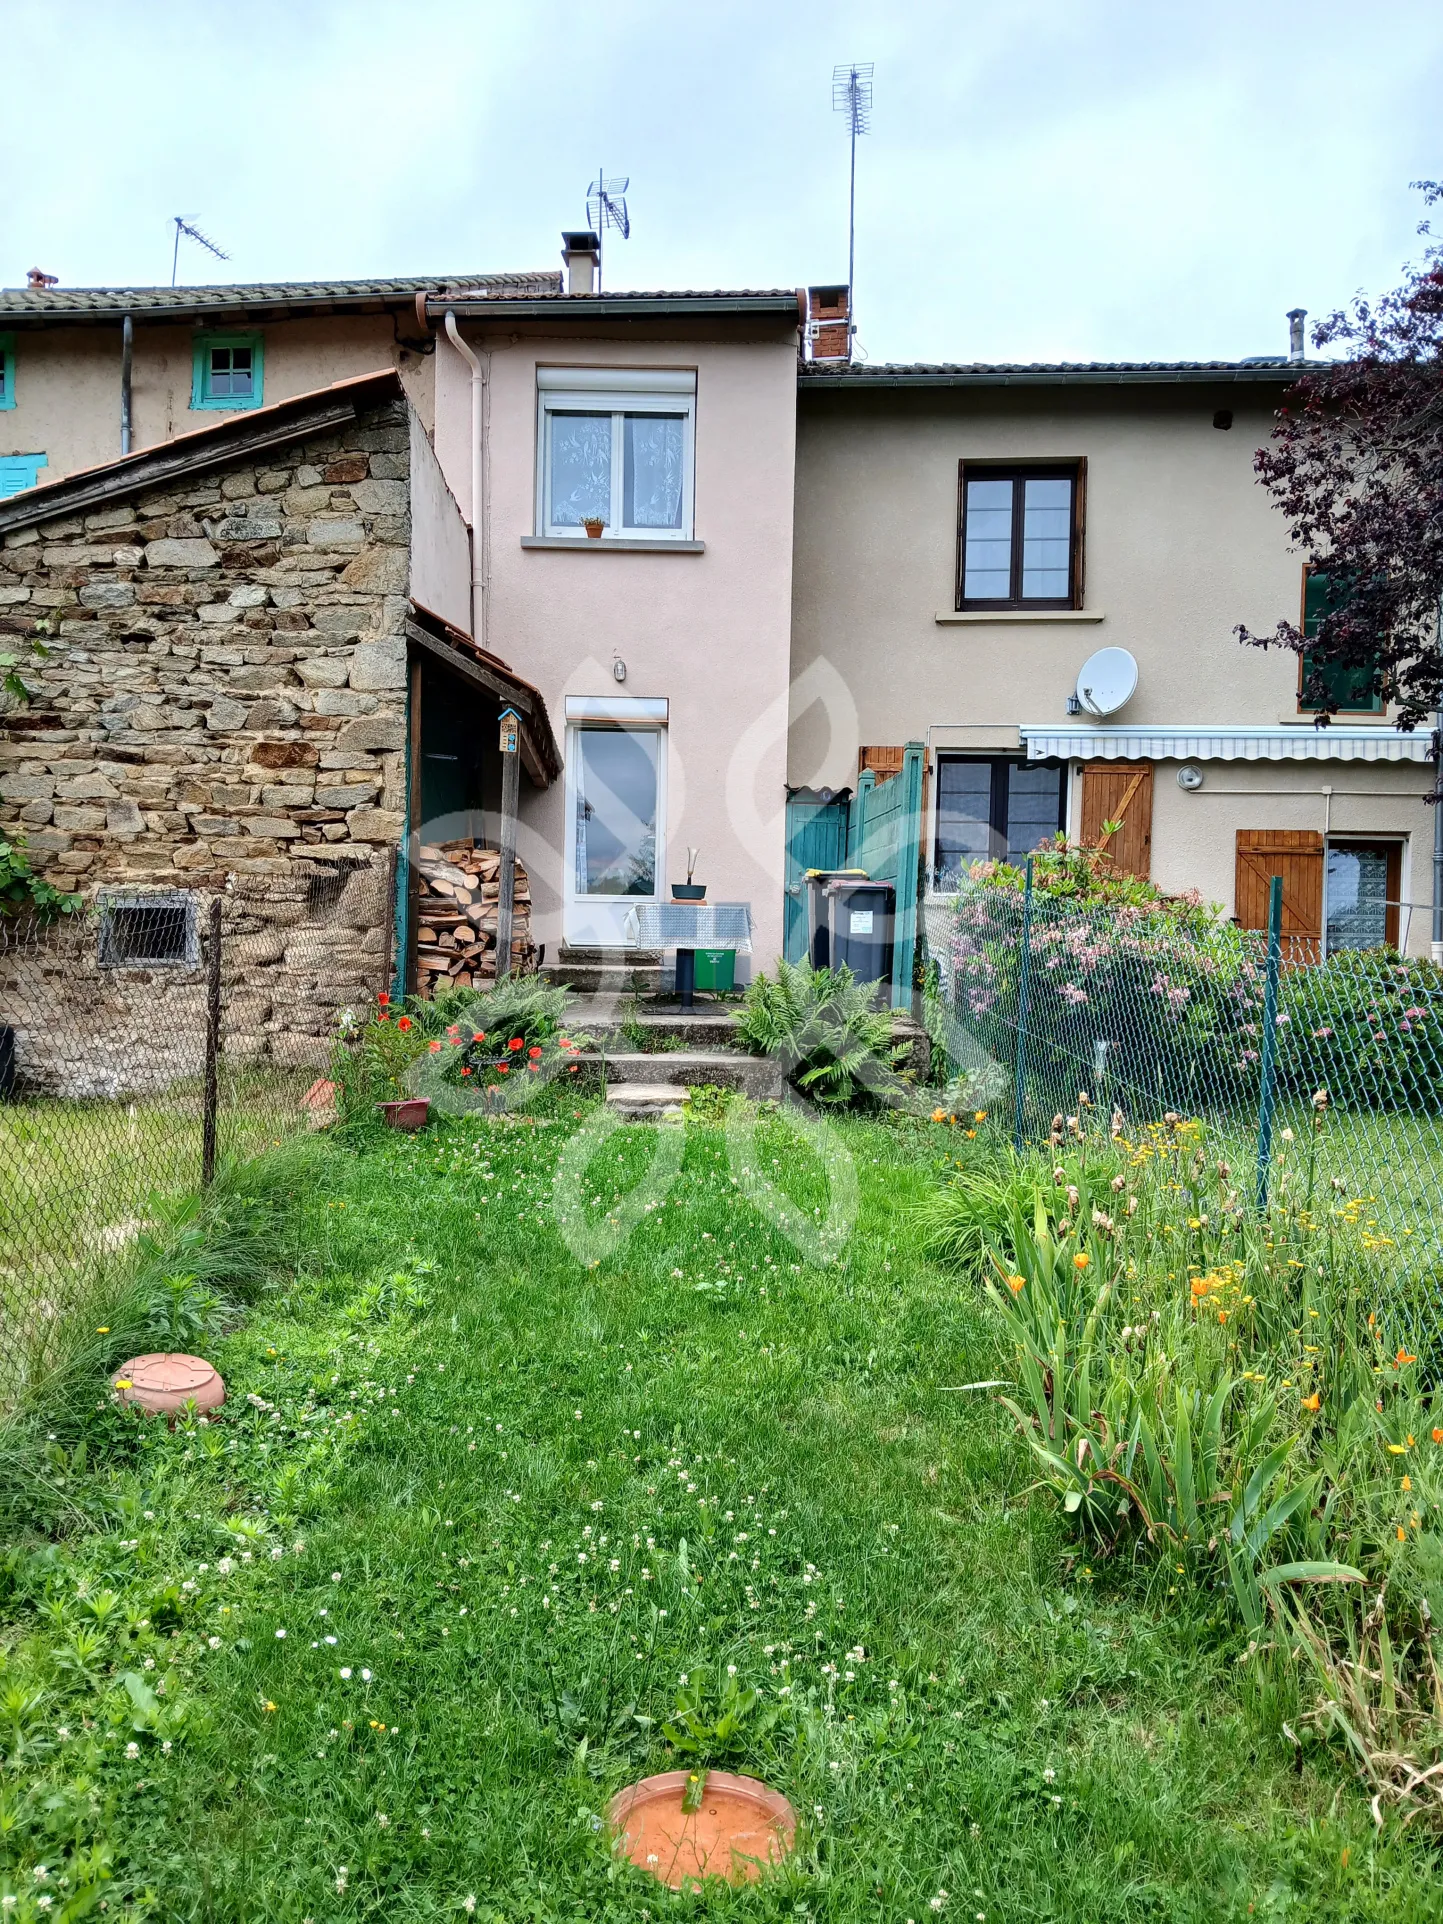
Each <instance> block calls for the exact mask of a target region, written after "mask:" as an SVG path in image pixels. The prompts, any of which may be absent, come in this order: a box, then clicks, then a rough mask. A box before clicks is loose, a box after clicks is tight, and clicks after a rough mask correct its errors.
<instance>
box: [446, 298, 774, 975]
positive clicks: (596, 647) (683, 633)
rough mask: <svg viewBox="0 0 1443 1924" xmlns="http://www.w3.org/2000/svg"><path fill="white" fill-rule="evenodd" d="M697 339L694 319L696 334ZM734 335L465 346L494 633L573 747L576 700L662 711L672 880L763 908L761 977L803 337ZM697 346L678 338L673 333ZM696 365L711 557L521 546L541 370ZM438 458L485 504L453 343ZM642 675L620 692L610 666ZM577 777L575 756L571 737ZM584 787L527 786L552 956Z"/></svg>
mask: <svg viewBox="0 0 1443 1924" xmlns="http://www.w3.org/2000/svg"><path fill="white" fill-rule="evenodd" d="M691 325H692V327H693V328H695V326H696V324H695V323H692V324H691ZM732 326H733V327H734V328H735V330H736V332H735V334H734V336H733V338H729V339H718V338H716V335H717V334H718V333H720V332H722V331H723V325H722V324H714V325H713V326H712V328H711V329H710V334H711V338H701V339H698V338H695V337H692V338H685V337H683V338H667V337H666V336H665V334H664V333H663V332H662V329H661V326H660V324H654V325H653V326H652V328H650V329H649V330H648V335H647V338H645V339H626V338H616V337H613V338H604V337H601V336H600V335H599V334H596V335H592V334H583V333H580V332H578V331H577V330H575V329H574V328H568V329H567V330H566V332H565V335H564V337H562V331H561V330H560V329H558V330H556V333H555V334H554V335H552V336H551V337H550V338H546V337H542V336H540V335H527V336H521V337H518V336H517V335H516V334H509V335H498V334H490V335H488V334H487V333H486V332H484V331H483V330H481V329H480V328H479V327H474V326H469V325H468V326H466V327H464V328H463V334H464V335H465V337H466V338H467V340H468V341H469V342H470V344H471V345H472V346H473V348H474V349H475V350H477V351H478V352H480V353H481V354H482V355H483V357H484V366H485V370H486V378H487V405H486V420H485V431H484V446H485V480H484V493H485V496H486V514H485V540H484V549H483V569H484V592H483V595H482V603H483V607H484V622H483V623H482V624H481V626H482V628H483V633H482V634H481V635H480V636H479V637H478V638H479V639H482V640H483V643H484V645H485V646H486V647H487V648H489V649H490V650H491V651H492V652H493V653H495V654H497V655H499V656H501V657H502V658H503V659H504V660H505V661H507V662H508V663H510V664H511V665H512V666H513V667H514V668H516V669H517V670H518V672H520V673H521V674H523V675H524V676H525V677H526V678H527V679H528V680H529V681H531V682H533V683H535V684H536V686H537V687H539V688H540V690H541V692H542V694H543V695H544V696H545V698H546V702H547V705H548V708H549V710H550V712H551V715H552V717H553V719H554V721H555V725H556V730H557V734H558V736H561V735H562V732H563V729H564V728H565V726H566V721H565V718H566V715H567V703H568V699H569V698H570V699H574V698H578V697H592V698H597V699H602V698H606V699H611V700H615V699H617V698H622V699H624V700H636V699H648V700H651V701H656V700H658V699H664V700H665V701H666V703H667V705H668V706H667V720H666V729H665V777H666V779H665V807H664V811H663V815H664V823H663V833H662V838H661V840H662V846H663V849H664V854H663V855H662V857H661V861H660V864H659V866H660V873H659V877H658V880H659V882H660V883H661V884H662V886H663V888H665V887H668V886H669V885H670V884H671V883H672V882H677V881H684V880H685V879H686V849H687V848H688V847H689V846H690V847H693V848H697V849H699V850H700V860H699V863H698V866H697V872H696V879H697V880H698V881H702V882H705V883H706V885H707V889H708V899H709V900H710V901H712V902H747V903H749V904H750V906H751V911H752V917H753V955H752V957H751V968H752V970H753V972H754V971H755V970H757V969H760V968H766V969H769V968H770V967H771V965H772V962H773V960H774V958H775V957H776V956H777V955H778V954H779V953H780V952H781V946H782V905H783V887H784V831H785V813H786V789H785V781H784V777H785V749H786V727H787V699H788V677H789V656H790V630H791V580H792V509H793V493H794V462H795V419H796V332H795V328H794V327H793V328H786V327H783V326H779V325H778V324H777V323H776V322H775V321H770V322H768V323H767V324H766V325H765V327H758V326H757V325H756V324H755V323H746V322H740V323H738V322H733V323H732ZM677 333H678V334H681V333H682V330H681V329H680V328H678V329H677ZM557 367H563V368H605V369H609V370H611V369H614V370H615V373H616V379H617V386H618V387H624V386H625V382H626V379H627V371H628V370H629V369H632V370H634V369H673V370H694V372H695V378H696V400H695V487H694V500H695V514H694V527H693V530H692V532H693V534H694V537H695V540H696V542H699V543H701V544H703V546H702V549H701V551H700V552H698V551H696V550H695V549H694V548H688V549H682V548H680V547H679V546H676V547H673V548H672V549H670V550H667V549H665V548H661V547H660V545H659V546H658V551H655V552H631V551H617V550H613V549H611V548H610V547H608V545H607V544H606V543H605V542H589V541H585V540H581V541H578V542H577V543H576V544H575V545H574V547H572V548H570V549H568V550H567V551H564V552H563V551H557V550H556V549H550V548H542V549H538V548H535V547H525V546H523V540H524V539H525V538H527V537H532V536H534V535H535V533H536V532H537V462H538V369H539V368H547V369H550V368H557ZM434 378H435V396H436V400H435V422H436V428H435V444H436V452H437V455H438V457H439V459H440V462H441V466H442V468H443V470H444V471H445V473H446V476H447V479H448V481H449V482H450V485H451V488H452V490H453V491H454V493H455V495H456V497H457V499H458V501H459V502H460V503H461V506H462V509H463V511H469V509H470V495H471V445H470V432H471V378H470V370H469V369H468V367H467V366H466V364H465V362H464V361H463V359H462V358H461V356H460V355H459V354H458V353H457V352H456V350H455V349H454V348H453V347H451V346H450V345H449V344H448V343H447V341H446V339H445V337H444V335H439V336H438V341H437V349H436V356H435V376H434ZM618 660H620V661H622V662H624V663H625V666H626V678H625V681H624V682H619V681H618V680H617V679H616V675H615V669H614V664H615V663H616V662H617V661H618ZM562 747H563V751H564V752H565V754H566V756H567V759H568V763H569V764H573V763H574V756H573V753H572V748H573V743H572V741H570V740H563V741H562ZM573 805H574V796H573V791H572V789H571V786H570V783H569V780H568V781H562V782H558V783H556V784H554V785H553V786H552V787H551V788H550V789H548V790H546V791H545V792H544V793H537V792H535V791H532V790H530V789H528V788H525V787H523V791H522V803H521V825H520V837H519V844H518V853H519V854H520V856H521V858H522V860H523V861H524V862H525V864H526V867H527V870H528V872H529V874H530V876H531V878H532V888H533V895H534V904H535V907H534V915H533V933H534V935H535V938H536V939H537V940H538V941H541V942H545V943H546V944H547V950H548V954H550V955H555V954H556V953H557V952H558V949H559V948H560V946H561V945H562V943H563V942H564V941H566V940H567V939H568V937H569V938H570V939H572V940H573V941H574V940H576V939H577V931H576V927H575V925H574V922H573V925H572V926H571V927H570V928H568V926H567V915H566V911H565V901H564V896H565V875H566V860H567V810H568V808H569V807H572V806H573Z"/></svg>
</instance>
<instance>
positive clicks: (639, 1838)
mask: <svg viewBox="0 0 1443 1924" xmlns="http://www.w3.org/2000/svg"><path fill="white" fill-rule="evenodd" d="M689 1776H690V1772H688V1771H685V1770H668V1771H664V1772H663V1773H662V1774H661V1776H659V1777H643V1778H642V1779H641V1781H640V1783H636V1784H628V1785H627V1787H626V1789H625V1790H619V1791H618V1792H617V1793H616V1795H615V1797H613V1798H612V1800H611V1803H610V1805H609V1806H608V1808H607V1818H608V1821H609V1824H610V1829H611V1833H612V1836H613V1837H614V1838H615V1839H616V1840H617V1841H618V1845H619V1848H620V1850H621V1851H622V1853H623V1854H624V1855H625V1856H627V1857H629V1858H630V1859H631V1861H632V1863H633V1864H637V1865H639V1866H640V1867H641V1869H642V1870H644V1871H650V1873H651V1875H652V1876H653V1877H656V1878H659V1879H660V1880H661V1882H662V1883H663V1884H669V1885H670V1886H671V1888H672V1889H673V1890H674V1891H675V1890H681V1889H682V1888H683V1887H685V1886H687V1885H696V1884H699V1883H700V1882H701V1881H702V1879H703V1878H707V1877H724V1878H725V1879H726V1880H727V1882H728V1883H729V1884H749V1883H753V1882H755V1880H756V1879H757V1878H759V1877H760V1876H761V1874H762V1872H763V1871H764V1870H766V1869H767V1868H768V1867H769V1866H770V1865H773V1864H776V1863H777V1862H778V1861H779V1860H780V1859H781V1858H783V1857H785V1856H786V1854H787V1852H788V1851H790V1849H791V1848H792V1843H793V1840H794V1838H795V1836H796V1829H797V1818H796V1812H795V1811H794V1810H793V1809H792V1807H791V1805H790V1804H789V1803H788V1802H787V1800H786V1798H785V1797H783V1796H782V1795H781V1794H780V1793H779V1792H778V1791H775V1790H769V1789H768V1788H767V1786H766V1785H765V1784H763V1783H761V1782H760V1781H759V1780H758V1779H757V1778H755V1777H738V1776H734V1775H733V1774H732V1772H730V1771H726V1770H709V1771H708V1772H707V1775H706V1786H705V1793H704V1795H703V1797H702V1800H701V1809H700V1810H698V1811H695V1812H688V1811H684V1810H683V1809H682V1807H681V1805H682V1798H683V1797H684V1796H685V1794H686V1787H687V1781H688V1778H689Z"/></svg>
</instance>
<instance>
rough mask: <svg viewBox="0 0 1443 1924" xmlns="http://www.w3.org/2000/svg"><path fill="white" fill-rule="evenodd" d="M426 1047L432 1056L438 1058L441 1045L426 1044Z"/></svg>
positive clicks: (437, 1043)
mask: <svg viewBox="0 0 1443 1924" xmlns="http://www.w3.org/2000/svg"><path fill="white" fill-rule="evenodd" d="M426 1047H427V1048H428V1049H429V1050H430V1051H431V1053H432V1055H433V1056H438V1055H440V1053H441V1045H440V1043H439V1042H428V1043H427V1044H426Z"/></svg>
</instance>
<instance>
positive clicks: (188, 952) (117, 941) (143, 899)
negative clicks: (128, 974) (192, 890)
mask: <svg viewBox="0 0 1443 1924" xmlns="http://www.w3.org/2000/svg"><path fill="white" fill-rule="evenodd" d="M99 907H100V966H101V968H102V969H193V968H195V967H196V966H197V964H198V963H199V961H200V937H199V934H198V932H197V928H196V917H195V897H194V896H193V895H188V894H186V893H185V892H184V891H181V890H175V891H172V892H169V893H164V894H160V893H157V894H154V895H103V896H102V897H101V898H100V904H99Z"/></svg>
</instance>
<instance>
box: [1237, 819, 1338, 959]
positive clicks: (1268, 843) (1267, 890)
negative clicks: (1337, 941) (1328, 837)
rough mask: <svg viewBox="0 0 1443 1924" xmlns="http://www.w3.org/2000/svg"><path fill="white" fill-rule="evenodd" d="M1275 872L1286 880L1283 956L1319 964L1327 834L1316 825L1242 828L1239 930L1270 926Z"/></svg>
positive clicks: (1238, 869) (1238, 892)
mask: <svg viewBox="0 0 1443 1924" xmlns="http://www.w3.org/2000/svg"><path fill="white" fill-rule="evenodd" d="M1275 875H1281V876H1282V878H1283V960H1284V961H1285V962H1290V963H1299V962H1316V961H1317V959H1318V956H1319V953H1320V950H1321V944H1322V939H1323V838H1322V836H1321V835H1320V834H1319V833H1318V832H1317V830H1316V829H1312V828H1240V829H1239V830H1238V868H1237V892H1236V895H1235V897H1234V901H1233V914H1234V917H1235V918H1236V920H1237V923H1238V926H1239V928H1244V929H1265V928H1266V927H1267V926H1268V899H1269V896H1270V894H1271V889H1272V879H1273V877H1274V876H1275Z"/></svg>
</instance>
